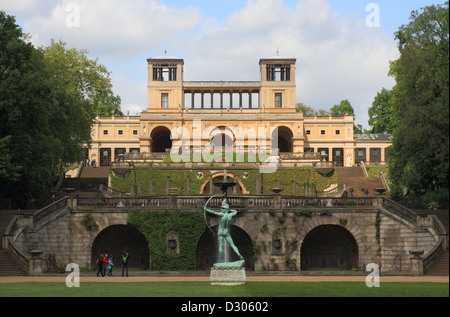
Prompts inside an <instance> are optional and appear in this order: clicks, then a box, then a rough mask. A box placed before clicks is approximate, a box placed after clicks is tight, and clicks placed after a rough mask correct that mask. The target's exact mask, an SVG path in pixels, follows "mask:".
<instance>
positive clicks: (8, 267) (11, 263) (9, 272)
mask: <svg viewBox="0 0 450 317" xmlns="http://www.w3.org/2000/svg"><path fill="white" fill-rule="evenodd" d="M24 275H27V274H25V272H24V271H23V270H22V268H21V267H20V266H19V265H18V264H17V263H16V261H15V260H14V259H13V258H12V257H11V256H10V254H9V253H8V251H6V250H1V251H0V276H24Z"/></svg>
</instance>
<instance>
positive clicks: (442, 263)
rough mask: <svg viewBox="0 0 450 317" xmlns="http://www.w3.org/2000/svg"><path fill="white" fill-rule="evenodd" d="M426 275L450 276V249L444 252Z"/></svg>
mask: <svg viewBox="0 0 450 317" xmlns="http://www.w3.org/2000/svg"><path fill="white" fill-rule="evenodd" d="M425 275H430V276H448V275H449V262H448V250H445V251H444V252H442V254H441V257H440V258H439V259H438V260H437V262H436V263H434V264H433V265H432V266H431V267H430V268H429V269H428V270H427V272H425Z"/></svg>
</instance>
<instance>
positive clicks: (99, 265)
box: [96, 254, 103, 276]
mask: <svg viewBox="0 0 450 317" xmlns="http://www.w3.org/2000/svg"><path fill="white" fill-rule="evenodd" d="M96 264H97V269H98V270H97V276H98V275H99V274H102V273H103V254H100V257H99V258H98V259H97V262H96Z"/></svg>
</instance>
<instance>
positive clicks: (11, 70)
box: [0, 11, 120, 208]
mask: <svg viewBox="0 0 450 317" xmlns="http://www.w3.org/2000/svg"><path fill="white" fill-rule="evenodd" d="M0 96H1V98H0V123H1V124H0V152H1V154H2V155H0V183H1V186H0V198H10V199H12V201H13V206H14V207H19V208H24V207H26V202H27V200H29V199H31V198H36V199H40V198H44V197H49V195H50V190H51V188H52V185H53V184H54V183H55V180H56V177H55V176H56V175H57V173H58V171H60V168H61V166H62V165H63V164H65V163H71V162H75V161H78V160H80V159H81V158H82V153H83V145H84V144H89V143H90V140H91V127H92V124H93V122H94V120H95V117H96V115H97V114H98V108H99V105H102V104H108V103H113V104H115V106H116V107H117V106H118V105H119V103H120V102H118V100H120V98H119V99H117V98H118V97H114V95H113V94H112V85H111V80H110V78H109V73H108V71H107V70H106V68H105V67H104V66H102V65H100V64H99V63H98V62H97V60H90V59H89V58H87V56H86V52H85V51H77V50H75V49H68V48H66V45H65V43H63V42H55V41H52V44H51V45H50V46H49V47H47V48H40V49H36V48H35V47H34V46H33V45H32V44H31V43H29V42H27V38H26V35H25V34H24V33H23V32H22V30H21V28H20V27H19V26H18V25H17V24H16V21H15V18H14V17H12V16H8V15H7V14H6V13H5V12H3V11H0ZM112 97H114V98H115V101H114V102H110V99H111V98H112Z"/></svg>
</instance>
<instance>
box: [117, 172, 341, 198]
mask: <svg viewBox="0 0 450 317" xmlns="http://www.w3.org/2000/svg"><path fill="white" fill-rule="evenodd" d="M198 172H202V173H203V177H202V178H200V179H199V178H197V173H198ZM227 172H229V173H232V174H234V175H236V176H237V177H238V179H239V180H240V181H241V182H242V183H243V185H244V187H245V188H246V190H247V191H248V192H249V193H250V194H255V193H256V178H257V175H258V174H259V169H252V170H233V169H227ZM244 173H248V176H247V177H246V178H244ZM337 174H338V173H337V170H335V171H334V173H332V174H331V175H330V176H322V175H320V174H319V173H317V171H316V170H315V169H313V168H297V169H278V170H277V171H276V172H274V173H267V174H260V186H261V187H262V191H261V193H262V194H273V193H272V192H271V188H274V187H276V186H277V177H278V176H279V179H280V187H281V188H282V189H283V191H282V194H284V195H290V194H291V193H292V180H293V176H294V175H295V177H296V184H297V195H303V193H304V186H305V180H306V179H308V185H309V192H311V185H312V180H313V179H314V180H315V184H316V190H317V191H322V190H324V189H326V188H327V187H329V186H330V185H332V184H336V183H337V182H338V175H337ZM210 175H211V172H210V171H209V170H189V169H178V170H177V169H136V170H131V171H130V173H129V175H128V176H126V177H121V176H111V186H112V187H113V188H114V189H115V190H118V191H121V192H130V188H131V182H133V183H134V188H135V191H137V188H138V182H139V179H140V180H141V194H142V195H143V196H145V195H149V189H150V177H151V176H152V177H153V193H154V194H155V195H165V194H166V191H167V176H170V187H172V188H177V189H178V194H186V190H187V178H188V177H190V193H191V194H198V193H200V189H201V186H202V184H203V183H204V182H206V181H207V180H208V179H209V176H210Z"/></svg>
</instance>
